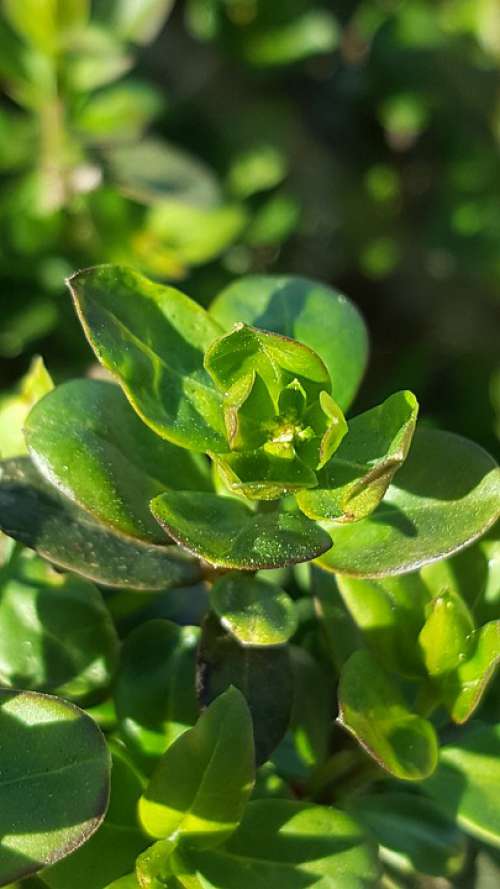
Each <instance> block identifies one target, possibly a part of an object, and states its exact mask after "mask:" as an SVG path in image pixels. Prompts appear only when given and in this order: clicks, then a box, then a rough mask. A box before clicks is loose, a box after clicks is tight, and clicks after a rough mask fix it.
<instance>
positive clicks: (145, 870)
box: [135, 840, 176, 889]
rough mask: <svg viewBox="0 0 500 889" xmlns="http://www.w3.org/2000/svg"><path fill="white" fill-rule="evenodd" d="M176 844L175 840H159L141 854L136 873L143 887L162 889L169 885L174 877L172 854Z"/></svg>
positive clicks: (145, 888) (136, 865) (142, 888)
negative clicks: (170, 879)
mask: <svg viewBox="0 0 500 889" xmlns="http://www.w3.org/2000/svg"><path fill="white" fill-rule="evenodd" d="M175 846H176V843H175V840H158V842H156V843H153V845H152V846H150V847H149V848H148V849H146V851H145V852H143V853H142V855H139V857H138V859H137V861H136V863H135V873H136V877H137V882H138V884H139V886H140V887H141V889H161V887H162V886H168V885H169V882H170V881H169V878H170V877H172V869H171V866H170V865H171V861H170V856H171V854H172V852H173V850H174V849H175ZM170 885H171V884H170Z"/></svg>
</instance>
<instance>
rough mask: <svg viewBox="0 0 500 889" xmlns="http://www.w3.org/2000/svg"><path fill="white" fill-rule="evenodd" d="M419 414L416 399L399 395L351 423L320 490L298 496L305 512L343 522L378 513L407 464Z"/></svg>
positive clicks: (321, 479)
mask: <svg viewBox="0 0 500 889" xmlns="http://www.w3.org/2000/svg"><path fill="white" fill-rule="evenodd" d="M417 413H418V402H417V400H416V398H415V396H414V395H413V394H412V393H411V392H396V393H395V394H394V395H391V396H390V397H389V398H388V399H387V400H386V401H384V402H383V404H381V405H379V406H378V407H375V408H372V409H371V410H369V411H366V412H365V413H364V414H360V415H359V416H358V417H354V418H353V419H352V420H350V421H349V431H348V432H347V435H346V436H345V438H344V439H343V440H342V442H341V444H340V447H339V449H338V450H337V452H336V453H335V455H334V457H333V458H332V459H331V460H330V461H329V463H328V464H327V465H326V466H325V467H324V469H323V470H322V471H321V472H320V473H319V475H318V487H317V488H315V489H314V490H312V491H301V492H299V494H298V495H297V503H298V504H299V506H300V508H301V509H302V510H303V512H305V514H306V515H307V516H309V518H313V519H335V520H336V521H338V522H357V521H359V519H362V518H365V516H368V515H369V514H370V513H371V512H373V510H374V509H375V508H376V506H378V504H379V503H380V501H381V500H382V498H383V496H384V494H385V492H386V491H387V488H388V487H389V485H390V483H391V481H392V479H393V478H394V475H395V474H396V472H397V471H398V469H400V467H401V466H402V464H403V463H404V461H405V460H406V457H407V454H408V451H409V448H410V445H411V441H412V438H413V432H414V429H415V423H416V420H417Z"/></svg>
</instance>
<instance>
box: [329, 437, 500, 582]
mask: <svg viewBox="0 0 500 889" xmlns="http://www.w3.org/2000/svg"><path fill="white" fill-rule="evenodd" d="M334 459H335V458H334ZM499 513H500V469H499V468H498V466H497V465H496V463H495V461H494V460H493V459H492V457H490V456H489V454H487V453H486V451H483V449H482V448H480V447H478V445H475V444H473V443H472V442H470V441H468V440H467V439H465V438H461V437H460V436H458V435H453V434H452V433H449V432H440V431H438V430H436V429H427V428H425V427H423V428H420V429H417V431H416V433H415V438H414V441H413V444H412V447H411V450H410V454H409V456H408V459H407V460H406V462H405V464H404V466H403V467H402V468H401V469H400V471H399V472H398V474H397V475H396V478H395V481H394V483H393V484H392V485H391V486H390V487H389V490H388V491H387V494H386V495H385V498H384V501H383V503H381V504H380V505H379V506H378V508H377V509H376V510H375V512H373V513H372V514H371V515H370V516H368V518H366V519H362V520H361V521H360V522H357V523H356V524H353V525H343V526H340V525H334V524H332V523H329V522H326V523H325V528H326V529H327V530H329V531H330V532H331V534H332V537H333V538H334V542H335V545H334V547H333V548H332V549H331V550H330V551H329V553H328V555H326V556H323V557H322V558H321V560H320V564H321V566H322V567H324V568H327V569H328V570H331V571H336V572H339V573H340V574H350V575H357V576H359V577H380V576H384V575H387V574H404V573H405V572H407V571H414V570H415V569H416V568H419V567H420V566H421V565H425V564H427V563H429V562H433V561H436V560H437V559H440V558H443V557H444V556H448V555H451V554H452V553H455V552H457V551H458V550H460V549H462V547H464V546H466V545H467V544H468V543H472V541H473V540H475V539H476V538H477V537H480V536H481V534H484V532H485V531H486V530H487V529H488V528H489V527H490V526H491V525H492V524H493V523H494V522H495V521H496V519H497V518H498V515H499Z"/></svg>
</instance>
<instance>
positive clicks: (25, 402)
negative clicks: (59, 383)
mask: <svg viewBox="0 0 500 889" xmlns="http://www.w3.org/2000/svg"><path fill="white" fill-rule="evenodd" d="M53 388H54V384H53V382H52V379H51V377H50V374H49V372H48V371H47V368H46V367H45V365H44V363H43V359H42V358H39V357H37V358H34V359H33V361H32V362H31V365H30V368H29V370H28V372H27V374H25V376H24V377H23V378H22V380H21V381H20V383H19V386H18V391H17V392H15V393H14V394H12V395H10V394H9V395H3V396H2V397H0V456H1V457H2V459H6V458H7V457H19V456H21V454H26V453H27V449H26V444H25V441H24V434H23V427H24V422H25V420H26V417H27V416H28V414H29V412H30V410H31V408H32V407H33V405H34V404H36V402H37V401H39V399H40V398H43V396H44V395H46V393H47V392H50V390H51V389H53Z"/></svg>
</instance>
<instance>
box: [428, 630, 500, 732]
mask: <svg viewBox="0 0 500 889" xmlns="http://www.w3.org/2000/svg"><path fill="white" fill-rule="evenodd" d="M499 663H500V621H498V620H496V621H490V622H489V623H487V624H485V625H484V626H483V627H481V629H479V630H476V631H475V632H474V633H473V634H472V635H471V637H470V639H469V646H468V651H467V655H466V656H465V657H464V658H462V659H461V663H459V665H458V667H457V668H456V670H455V671H454V672H452V673H450V674H448V675H447V676H445V677H443V679H442V681H441V683H440V688H441V693H442V695H443V700H444V704H445V706H446V708H447V710H448V712H449V714H450V716H451V718H452V719H453V721H454V722H458V723H462V722H467V720H468V719H470V717H471V716H472V714H473V713H474V711H475V710H477V708H478V706H479V704H480V703H481V700H482V697H483V695H484V693H485V691H486V689H487V688H488V685H489V683H490V682H491V680H492V679H493V676H494V674H495V670H496V668H497V666H498V664H499Z"/></svg>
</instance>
